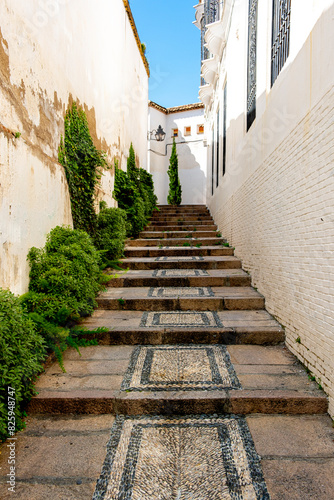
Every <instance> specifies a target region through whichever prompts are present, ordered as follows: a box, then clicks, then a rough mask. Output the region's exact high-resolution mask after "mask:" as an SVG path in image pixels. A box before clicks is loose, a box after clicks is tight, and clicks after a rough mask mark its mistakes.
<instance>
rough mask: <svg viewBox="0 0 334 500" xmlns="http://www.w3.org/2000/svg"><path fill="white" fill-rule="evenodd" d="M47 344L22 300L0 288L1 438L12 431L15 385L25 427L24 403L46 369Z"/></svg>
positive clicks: (19, 417)
mask: <svg viewBox="0 0 334 500" xmlns="http://www.w3.org/2000/svg"><path fill="white" fill-rule="evenodd" d="M45 353H46V346H45V342H44V340H43V339H42V337H41V336H40V335H39V334H38V333H37V332H36V328H35V325H34V323H33V321H32V320H31V319H30V318H29V317H28V316H27V315H26V314H25V313H24V311H23V309H22V307H21V304H20V300H19V299H18V298H17V297H15V296H14V295H13V294H12V293H11V292H9V291H6V290H2V289H0V440H2V441H3V440H4V439H6V437H7V435H8V434H7V431H8V426H7V423H8V418H7V417H8V392H11V391H9V389H8V388H9V387H10V388H13V389H15V391H14V393H15V396H14V397H15V412H14V413H15V421H16V422H15V423H16V425H15V428H16V430H20V429H22V427H23V421H22V417H23V413H22V405H23V403H24V402H25V401H27V400H29V399H30V398H31V396H32V395H33V393H34V390H33V380H34V378H35V376H36V375H37V374H38V373H40V372H41V371H42V365H41V362H42V361H43V359H44V358H45Z"/></svg>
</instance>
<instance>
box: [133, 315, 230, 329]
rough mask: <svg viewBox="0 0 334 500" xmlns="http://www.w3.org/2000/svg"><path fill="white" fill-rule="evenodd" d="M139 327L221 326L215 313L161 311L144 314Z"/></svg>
mask: <svg viewBox="0 0 334 500" xmlns="http://www.w3.org/2000/svg"><path fill="white" fill-rule="evenodd" d="M140 326H141V327H145V326H147V327H152V326H164V327H195V328H196V327H209V326H211V327H219V328H222V327H223V324H222V322H221V321H220V319H219V316H218V314H217V313H216V312H202V311H196V312H195V311H173V312H169V311H163V312H147V311H146V312H144V314H143V317H142V319H141V322H140Z"/></svg>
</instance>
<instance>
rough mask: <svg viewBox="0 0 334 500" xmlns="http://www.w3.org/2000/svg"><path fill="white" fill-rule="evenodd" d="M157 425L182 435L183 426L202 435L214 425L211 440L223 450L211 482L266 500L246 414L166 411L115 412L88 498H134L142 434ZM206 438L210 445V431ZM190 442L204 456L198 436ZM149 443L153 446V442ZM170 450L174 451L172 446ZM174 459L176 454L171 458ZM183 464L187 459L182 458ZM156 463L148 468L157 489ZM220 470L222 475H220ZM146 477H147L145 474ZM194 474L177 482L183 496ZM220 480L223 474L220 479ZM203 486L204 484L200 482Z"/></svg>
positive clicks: (242, 496) (236, 498)
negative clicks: (144, 413)
mask: <svg viewBox="0 0 334 500" xmlns="http://www.w3.org/2000/svg"><path fill="white" fill-rule="evenodd" d="M159 429H161V430H163V431H165V432H168V431H169V430H170V431H173V430H176V429H177V430H178V431H179V433H181V432H182V431H183V435H184V430H185V429H189V430H190V431H191V430H193V429H196V433H197V434H198V435H199V434H200V432H201V430H203V431H204V433H206V434H208V431H210V430H214V431H215V432H216V435H217V439H216V440H215V442H214V444H215V445H216V448H217V449H219V450H220V452H221V454H220V456H219V457H217V458H219V459H220V460H219V462H218V464H215V468H216V470H215V471H212V470H210V469H208V470H209V472H210V473H211V474H214V479H215V480H216V479H217V486H216V485H214V487H215V486H216V487H217V489H218V488H221V489H224V491H226V493H227V494H229V496H230V498H231V499H233V500H270V496H269V493H268V490H267V486H266V483H265V481H264V477H263V472H262V467H261V460H260V457H259V455H258V454H257V452H256V450H255V446H254V442H253V439H252V436H251V433H250V431H249V428H248V425H247V422H246V419H245V417H240V416H236V415H214V416H208V415H190V416H185V417H177V416H175V417H167V418H166V417H164V416H151V417H150V416H149V417H148V416H141V417H131V416H123V415H119V416H117V417H116V420H115V422H114V424H113V426H112V429H111V437H110V440H109V442H108V445H107V454H106V458H105V461H104V464H103V467H102V471H101V475H100V478H99V479H98V481H97V484H96V488H95V492H94V494H93V499H92V500H116V499H117V500H132V499H133V493H134V489H135V488H137V489H138V487H139V488H140V487H141V485H140V484H138V481H137V483H136V476H137V477H138V476H139V475H140V472H141V473H142V475H143V474H144V475H145V469H144V471H143V470H140V467H141V464H140V452H141V449H142V446H143V437H144V434H145V433H149V432H150V431H152V430H153V431H156V430H159ZM186 437H187V436H186ZM210 438H211V443H210V444H212V442H213V439H212V438H213V436H209V439H210ZM188 441H189V438H188ZM191 442H192V443H194V446H195V450H194V451H195V453H196V452H197V451H198V452H199V453H201V454H203V455H204V457H205V451H206V449H203V448H202V449H200V450H199V449H198V448H197V449H196V444H195V443H196V441H195V442H194V441H193V440H192V441H191ZM152 446H154V443H153V445H152ZM168 451H169V452H171V453H172V452H173V451H172V450H170V449H168ZM196 454H197V453H196ZM177 458H178V457H175V462H176V460H177ZM209 458H210V457H209ZM215 459H216V457H215ZM184 463H186V461H183V464H184ZM173 464H174V462H173ZM162 465H164V464H162ZM144 466H145V464H144ZM155 467H156V469H158V468H159V463H157V464H153V463H152V464H151V463H150V470H151V472H152V475H153V476H154V477H155V478H156V481H157V483H156V484H157V488H159V486H160V485H159V478H158V476H157V474H156V473H155V474H154V472H156V469H155V470H154V468H155ZM138 469H139V470H138ZM176 469H177V466H176V465H175V471H174V475H175V476H176V474H177V473H178V472H179V469H177V470H176ZM219 470H221V471H222V472H223V474H220V473H219ZM187 474H188V475H189V470H188V471H186V475H187ZM145 477H148V476H147V474H146V476H145ZM196 479H197V476H196V475H195V476H194V479H193V480H190V481H189V479H188V478H187V477H185V484H184V485H182V484H181V487H180V488H179V491H181V493H182V488H184V494H185V495H187V493H188V491H186V490H185V488H186V487H187V485H188V484H191V485H192V487H193V484H194V483H195V481H196ZM223 479H225V481H224V483H223ZM161 483H162V484H161V485H162V486H163V487H165V486H166V483H165V482H164V478H162V481H161ZM145 486H146V485H145V484H143V486H142V489H143V491H144V496H142V497H141V498H143V499H145V500H148V498H150V497H149V496H147V494H146V493H145ZM201 486H202V489H203V485H201ZM188 489H189V486H188ZM189 493H190V492H189ZM190 494H191V493H190ZM218 495H219V492H217V495H216V496H215V499H217V498H220V497H219V496H218ZM137 498H138V495H137ZM161 498H166V497H161ZM168 498H171V499H172V498H173V500H176V498H183V497H181V495H180V496H178V497H176V496H175V499H174V497H172V496H171V495H169V497H168ZM184 498H194V499H196V498H197V499H199V497H198V496H195V497H187V496H186V497H184ZM200 498H201V500H212V497H211V496H210V497H209V496H208V497H206V498H205V497H203V494H202V495H201V497H200Z"/></svg>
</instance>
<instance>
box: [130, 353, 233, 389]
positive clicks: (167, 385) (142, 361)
mask: <svg viewBox="0 0 334 500" xmlns="http://www.w3.org/2000/svg"><path fill="white" fill-rule="evenodd" d="M179 350H184V351H187V350H188V351H189V350H192V351H194V350H198V351H205V353H204V354H205V355H206V357H207V361H208V364H209V365H210V370H211V380H207V381H203V380H201V381H198V380H185V381H179V380H177V381H175V380H169V381H152V380H151V379H150V377H151V373H152V365H153V358H154V354H155V353H156V352H157V351H169V352H170V351H174V352H176V351H179ZM232 389H241V384H240V381H239V379H238V377H237V374H236V372H235V370H234V367H233V364H232V362H231V358H230V355H229V353H228V351H227V349H226V347H225V346H222V345H207V346H206V345H182V346H180V345H178V346H138V347H136V348H135V349H134V350H133V353H132V356H131V359H130V363H129V366H128V369H127V371H126V373H125V375H124V379H123V381H122V385H121V391H131V392H132V391H133V392H135V391H153V392H155V391H193V390H196V391H216V390H232Z"/></svg>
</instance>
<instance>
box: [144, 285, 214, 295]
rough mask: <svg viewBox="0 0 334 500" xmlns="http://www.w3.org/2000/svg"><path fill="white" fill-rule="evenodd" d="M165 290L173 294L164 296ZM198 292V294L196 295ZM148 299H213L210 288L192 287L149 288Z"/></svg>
mask: <svg viewBox="0 0 334 500" xmlns="http://www.w3.org/2000/svg"><path fill="white" fill-rule="evenodd" d="M165 290H168V291H171V292H174V291H175V293H174V294H173V293H172V294H170V295H167V294H166V295H164V292H165ZM180 291H181V293H180ZM196 291H198V293H196ZM148 297H159V298H175V297H176V298H177V297H179V298H188V297H189V298H196V297H215V294H214V292H213V291H212V288H211V287H210V286H194V287H151V288H150V289H149V291H148Z"/></svg>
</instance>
